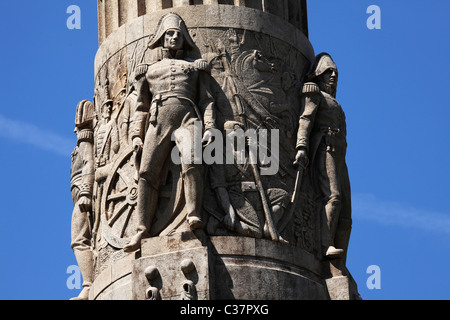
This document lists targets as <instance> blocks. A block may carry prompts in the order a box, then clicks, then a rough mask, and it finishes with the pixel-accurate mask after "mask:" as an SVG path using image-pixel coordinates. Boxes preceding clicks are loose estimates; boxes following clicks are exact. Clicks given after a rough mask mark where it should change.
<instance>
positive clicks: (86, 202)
mask: <svg viewBox="0 0 450 320" xmlns="http://www.w3.org/2000/svg"><path fill="white" fill-rule="evenodd" d="M78 206H79V207H80V210H81V212H89V211H90V210H91V208H92V200H91V198H89V197H88V196H81V198H80V200H78Z"/></svg>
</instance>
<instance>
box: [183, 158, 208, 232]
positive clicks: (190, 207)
mask: <svg viewBox="0 0 450 320" xmlns="http://www.w3.org/2000/svg"><path fill="white" fill-rule="evenodd" d="M183 179H184V181H183V184H184V196H185V199H186V209H187V222H188V224H189V227H190V229H191V230H196V229H201V228H203V221H202V217H201V212H202V201H203V175H202V170H201V167H199V166H190V167H188V168H186V169H185V170H184V172H183Z"/></svg>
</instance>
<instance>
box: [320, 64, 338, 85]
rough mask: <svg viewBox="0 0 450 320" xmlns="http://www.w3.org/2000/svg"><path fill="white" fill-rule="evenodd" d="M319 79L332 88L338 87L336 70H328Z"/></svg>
mask: <svg viewBox="0 0 450 320" xmlns="http://www.w3.org/2000/svg"><path fill="white" fill-rule="evenodd" d="M319 78H320V81H321V82H322V83H323V84H326V85H328V86H330V87H332V88H336V87H337V81H338V73H337V70H336V69H334V68H328V69H327V71H325V72H324V73H322V74H321V75H320V76H319Z"/></svg>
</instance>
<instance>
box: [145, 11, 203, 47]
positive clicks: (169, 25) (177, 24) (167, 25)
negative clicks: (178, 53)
mask: <svg viewBox="0 0 450 320" xmlns="http://www.w3.org/2000/svg"><path fill="white" fill-rule="evenodd" d="M167 30H178V31H179V32H180V33H181V34H182V35H183V38H184V45H185V47H187V48H186V49H192V48H194V47H195V44H194V41H193V40H192V38H191V35H190V34H189V31H188V30H187V27H186V24H185V23H184V21H183V19H182V18H181V17H180V16H179V15H178V14H176V13H173V12H171V13H168V14H166V15H165V16H163V17H162V18H161V20H159V23H158V26H157V27H156V32H155V34H154V35H153V37H152V38H151V39H150V43H149V45H148V47H149V48H150V49H154V48H157V47H159V46H162V41H161V39H162V38H163V37H164V35H165V33H166V31H167Z"/></svg>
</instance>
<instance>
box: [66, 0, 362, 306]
mask: <svg viewBox="0 0 450 320" xmlns="http://www.w3.org/2000/svg"><path fill="white" fill-rule="evenodd" d="M172 6H173V7H172ZM98 8H99V12H98V17H99V43H100V47H99V50H98V52H97V55H96V58H95V62H94V70H95V96H94V101H93V102H92V103H91V102H88V101H82V103H80V105H79V106H78V108H77V117H76V126H77V131H76V133H77V135H78V142H77V148H76V150H75V152H74V154H73V165H72V171H73V175H72V191H73V199H74V213H73V217H74V218H73V224H72V235H73V236H72V239H73V240H72V247H73V249H74V252H75V255H76V257H77V261H78V263H79V265H80V269H81V270H82V274H83V278H84V280H85V283H84V287H85V288H84V290H83V292H82V294H80V296H79V297H78V298H79V299H87V298H89V299H97V300H102V299H104V300H108V299H144V300H155V299H290V300H297V299H330V298H331V299H340V298H345V299H353V298H355V297H357V296H358V295H357V289H356V284H355V283H354V281H353V280H352V278H351V275H350V273H349V272H348V270H347V268H346V255H347V247H348V241H349V236H350V230H351V211H350V202H351V200H350V188H349V187H350V185H349V178H348V173H347V168H346V164H345V152H346V147H347V144H346V140H345V136H346V123H345V114H344V112H343V109H342V107H341V106H340V104H339V103H338V101H337V99H336V86H337V67H336V64H335V63H334V61H333V60H332V58H331V56H330V55H328V54H320V55H318V56H316V55H315V53H314V49H313V47H312V45H311V43H310V42H309V40H308V37H307V23H306V1H302V0H288V1H277V2H274V1H265V0H264V1H263V0H255V1H241V0H236V1H231V2H227V4H225V2H221V1H211V0H209V1H206V0H205V1H184V0H179V1H137V0H132V1H130V0H128V1H125V0H123V1H122V0H115V1H112V0H99V1H98ZM83 110H86V112H83ZM197 120H199V121H201V125H200V127H199V129H198V127H195V123H196V121H197ZM180 129H184V131H181V130H180ZM197 129H198V131H196V130H197ZM325 129H326V130H325ZM180 132H181V133H180ZM240 132H242V133H245V134H249V135H248V136H247V137H246V138H245V137H244V138H243V145H244V149H243V150H231V152H227V151H229V150H227V149H226V148H227V146H229V144H227V142H228V141H229V140H227V139H239V137H240V136H239V134H240ZM252 132H255V135H254V136H252ZM172 134H173V135H172ZM197 136H199V137H200V140H199V141H200V153H201V156H202V157H201V158H202V159H200V162H190V163H181V164H180V163H177V162H176V161H174V158H173V155H174V154H175V153H174V152H173V151H174V150H176V149H174V147H175V146H177V147H178V150H179V151H180V153H181V156H182V158H183V160H186V159H191V158H192V156H195V154H194V155H192V154H191V153H190V151H192V150H195V148H196V144H195V141H197V140H196V137H197ZM202 138H203V139H202ZM238 144H239V141H237V142H236V145H238ZM187 147H191V149H190V150H189V148H187ZM184 148H187V149H184ZM213 148H214V152H213V153H211V150H213ZM253 148H255V150H258V152H259V153H255V152H253V150H254V149H253ZM219 149H221V150H222V151H223V154H222V155H223V157H222V156H217V157H216V155H217V154H218V155H221V153H219V152H218V150H219ZM186 150H188V151H186ZM207 151H209V152H210V154H209V155H210V156H211V157H212V156H214V157H215V158H214V160H215V161H213V162H210V161H207V160H206V159H207V157H206V156H205V154H206V152H207ZM207 155H208V154H207ZM241 156H242V158H241ZM195 159H197V158H195ZM230 159H231V162H230ZM239 159H243V162H239V161H238V160H239ZM273 168H275V170H273V171H271V169H273ZM345 279H347V280H345ZM346 281H347V282H346Z"/></svg>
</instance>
